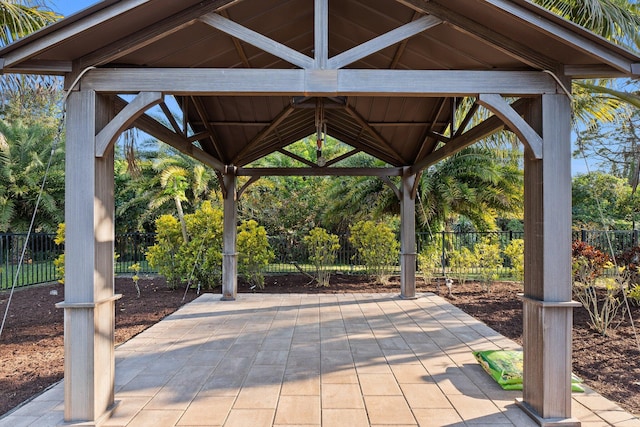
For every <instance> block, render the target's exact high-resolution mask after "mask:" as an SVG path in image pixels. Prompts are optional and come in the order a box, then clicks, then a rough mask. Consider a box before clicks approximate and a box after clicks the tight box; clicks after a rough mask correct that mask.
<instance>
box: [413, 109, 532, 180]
mask: <svg viewBox="0 0 640 427" xmlns="http://www.w3.org/2000/svg"><path fill="white" fill-rule="evenodd" d="M528 102H529V100H528V99H526V98H522V99H519V100H517V101H515V102H514V103H513V104H511V107H512V108H513V109H514V110H515V111H517V112H518V113H519V114H523V113H524V111H525V109H526V106H527V104H528ZM504 126H505V124H504V122H503V121H502V119H501V118H499V117H498V116H491V117H489V118H488V119H487V120H485V121H484V122H482V123H480V124H478V125H477V126H475V127H473V128H471V129H469V130H468V131H466V132H465V133H463V134H462V135H460V136H458V137H456V138H453V139H452V140H451V141H449V143H447V144H446V145H445V146H444V147H442V148H440V149H438V150H436V151H434V152H433V153H431V154H429V155H428V156H426V157H425V158H423V159H422V160H420V161H418V162H416V163H415V164H414V165H413V166H412V167H411V170H412V172H414V173H417V172H420V171H421V170H424V169H426V168H428V167H429V166H431V165H434V164H436V163H438V162H439V161H440V160H443V159H445V158H447V157H449V156H452V155H454V154H455V153H457V152H459V151H462V150H464V149H465V148H467V147H468V146H470V145H471V144H473V143H475V142H478V141H480V140H481V139H483V138H486V137H488V136H490V135H493V134H494V133H496V132H498V131H499V130H502V129H504Z"/></svg>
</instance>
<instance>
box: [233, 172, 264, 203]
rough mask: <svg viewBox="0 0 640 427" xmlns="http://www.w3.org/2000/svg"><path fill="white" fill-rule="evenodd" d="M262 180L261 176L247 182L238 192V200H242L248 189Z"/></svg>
mask: <svg viewBox="0 0 640 427" xmlns="http://www.w3.org/2000/svg"><path fill="white" fill-rule="evenodd" d="M260 178H262V177H261V176H252V177H251V178H249V180H248V181H247V182H245V183H244V185H243V186H242V187H240V189H239V190H238V193H237V198H238V200H240V198H241V197H242V195H243V194H244V192H245V191H247V189H248V188H249V187H250V186H251V184H253V183H255V182H257V181H259V180H260Z"/></svg>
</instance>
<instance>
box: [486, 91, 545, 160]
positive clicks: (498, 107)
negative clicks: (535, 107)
mask: <svg viewBox="0 0 640 427" xmlns="http://www.w3.org/2000/svg"><path fill="white" fill-rule="evenodd" d="M476 102H477V103H478V104H480V105H482V106H484V107H485V108H487V109H488V110H489V111H491V112H493V113H494V114H495V115H496V116H498V117H500V119H502V121H503V122H505V123H506V124H507V125H508V126H509V129H510V130H511V131H512V132H513V133H515V134H516V135H517V136H518V138H519V139H520V142H522V143H523V144H525V145H527V146H528V147H529V149H530V150H531V153H533V156H534V158H536V159H541V158H542V138H541V137H540V135H538V133H537V132H536V131H534V130H533V129H532V128H531V126H529V124H528V123H527V122H526V121H525V120H524V119H523V118H522V117H521V116H520V114H518V112H516V111H515V110H514V109H513V108H511V106H510V105H509V104H508V103H507V101H505V100H504V98H502V97H501V96H500V95H496V94H486V93H481V94H480V96H478V100H477V101H476Z"/></svg>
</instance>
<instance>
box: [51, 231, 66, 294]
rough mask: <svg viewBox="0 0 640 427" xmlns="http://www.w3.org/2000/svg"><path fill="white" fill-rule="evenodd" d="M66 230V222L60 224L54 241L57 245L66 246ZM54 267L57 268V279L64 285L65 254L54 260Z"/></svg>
mask: <svg viewBox="0 0 640 427" xmlns="http://www.w3.org/2000/svg"><path fill="white" fill-rule="evenodd" d="M65 230H66V225H65V223H64V222H61V223H60V224H58V229H57V230H56V237H55V238H54V239H53V241H54V243H55V244H56V245H62V244H64V233H65ZM53 265H54V266H55V267H56V277H57V278H58V283H62V284H64V253H62V254H60V255H58V257H57V258H56V259H54V260H53Z"/></svg>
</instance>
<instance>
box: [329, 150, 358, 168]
mask: <svg viewBox="0 0 640 427" xmlns="http://www.w3.org/2000/svg"><path fill="white" fill-rule="evenodd" d="M361 151H362V150H360V149H358V148H356V149H354V150H351V151H349V152H348V153H344V154H343V155H342V156H338V157H336V158H335V159H331V160H329V161H328V162H327V164H326V165H325V167H330V166H333V165H335V164H336V163H339V162H341V161H343V160H345V159H348V158H349V157H352V156H355V155H356V154H358V153H360V152H361Z"/></svg>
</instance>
